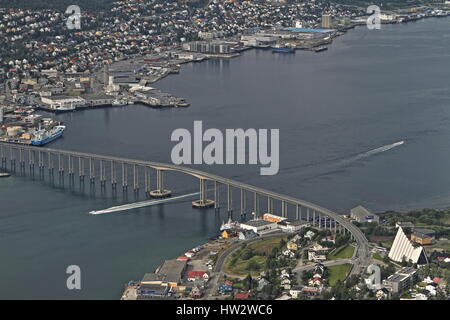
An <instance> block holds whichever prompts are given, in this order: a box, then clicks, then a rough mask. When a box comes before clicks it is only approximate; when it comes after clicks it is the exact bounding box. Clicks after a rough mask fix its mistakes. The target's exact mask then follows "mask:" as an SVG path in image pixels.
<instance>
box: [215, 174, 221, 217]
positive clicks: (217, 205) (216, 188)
mask: <svg viewBox="0 0 450 320" xmlns="http://www.w3.org/2000/svg"><path fill="white" fill-rule="evenodd" d="M219 201H220V200H219V188H218V186H217V181H214V208H215V209H216V210H217V209H219V208H220V204H219Z"/></svg>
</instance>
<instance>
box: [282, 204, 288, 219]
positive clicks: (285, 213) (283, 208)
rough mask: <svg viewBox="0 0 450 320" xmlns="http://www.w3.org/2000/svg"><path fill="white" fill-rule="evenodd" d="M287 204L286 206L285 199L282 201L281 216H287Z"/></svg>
mask: <svg viewBox="0 0 450 320" xmlns="http://www.w3.org/2000/svg"><path fill="white" fill-rule="evenodd" d="M286 209H287V206H286V202H285V201H284V200H282V201H281V216H282V217H283V218H286V216H287V210H286Z"/></svg>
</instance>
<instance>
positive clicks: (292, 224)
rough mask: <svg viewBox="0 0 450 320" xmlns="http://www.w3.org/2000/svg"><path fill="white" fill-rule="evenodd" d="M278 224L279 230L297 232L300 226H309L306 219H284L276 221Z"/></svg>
mask: <svg viewBox="0 0 450 320" xmlns="http://www.w3.org/2000/svg"><path fill="white" fill-rule="evenodd" d="M278 226H279V228H280V229H281V230H283V231H286V232H297V231H300V230H301V229H302V228H305V227H307V226H309V223H308V222H306V221H290V220H284V221H281V222H279V223H278Z"/></svg>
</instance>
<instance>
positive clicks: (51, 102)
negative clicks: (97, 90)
mask: <svg viewBox="0 0 450 320" xmlns="http://www.w3.org/2000/svg"><path fill="white" fill-rule="evenodd" d="M41 101H42V103H45V104H46V105H47V106H48V108H49V109H51V110H74V109H76V108H78V107H81V106H84V105H85V103H86V101H85V100H84V99H83V98H81V97H70V96H50V97H41Z"/></svg>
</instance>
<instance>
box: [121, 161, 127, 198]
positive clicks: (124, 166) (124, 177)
mask: <svg viewBox="0 0 450 320" xmlns="http://www.w3.org/2000/svg"><path fill="white" fill-rule="evenodd" d="M127 189H128V170H127V164H126V163H124V162H122V190H123V191H125V190H127Z"/></svg>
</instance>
